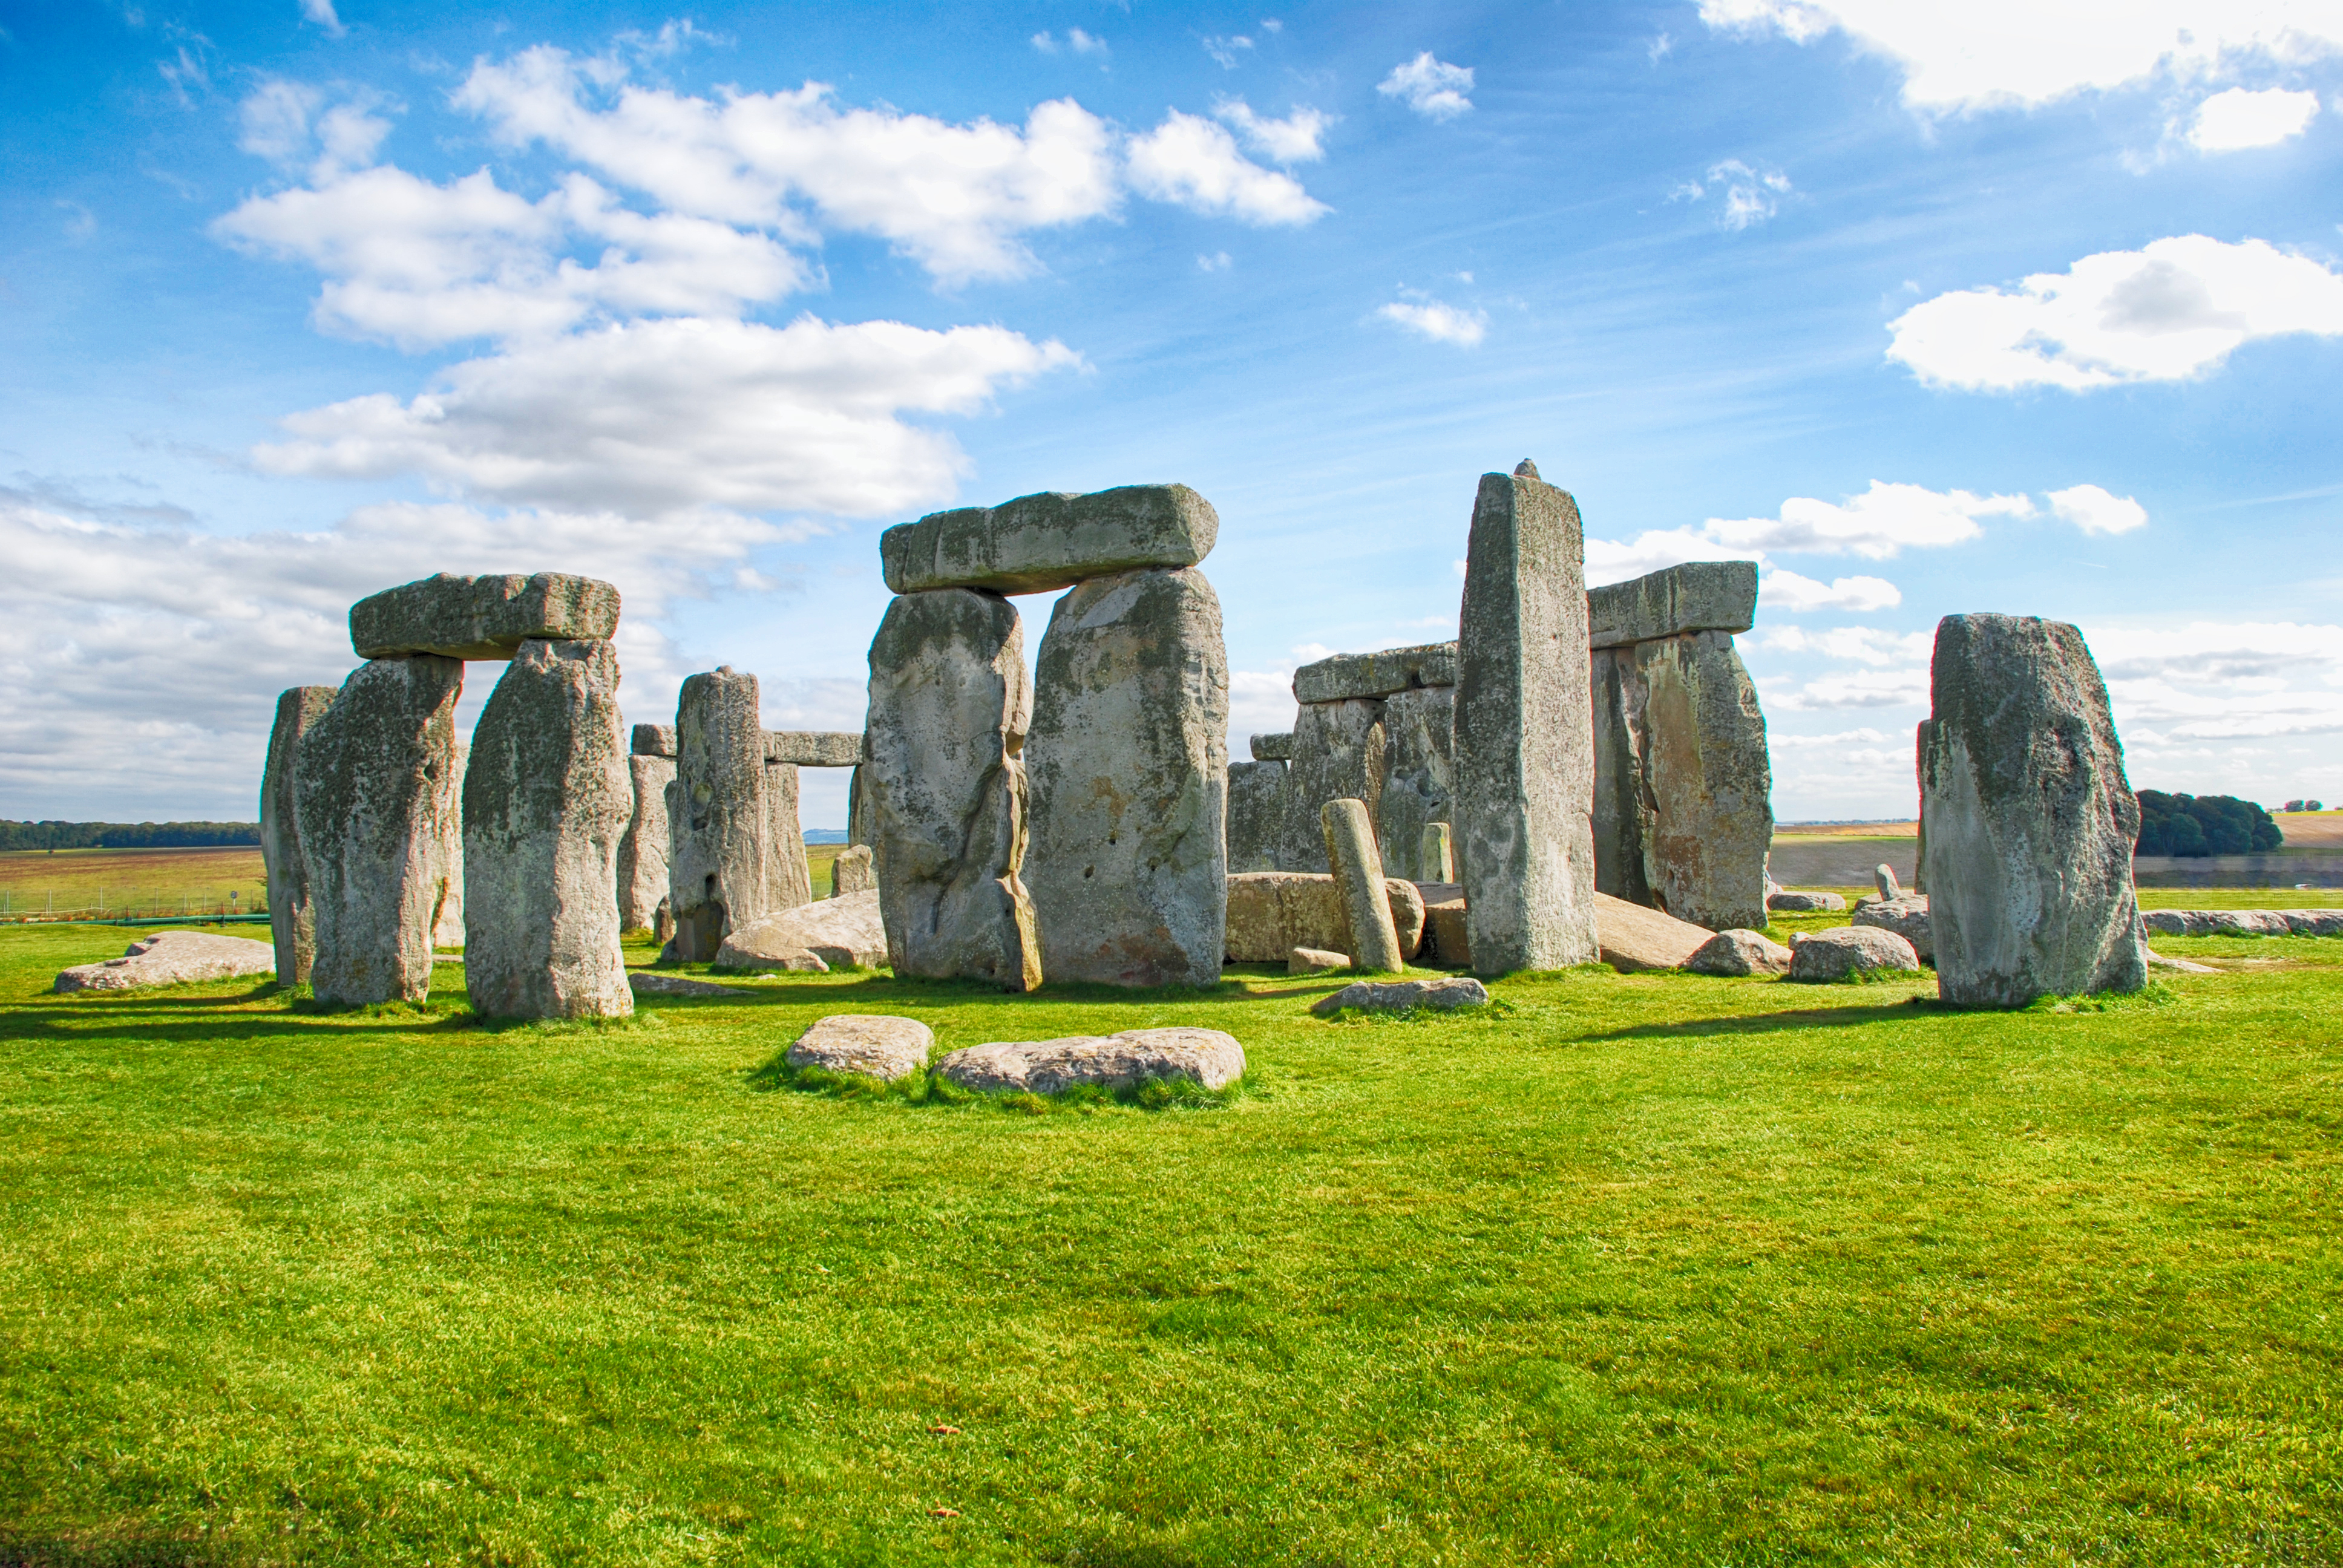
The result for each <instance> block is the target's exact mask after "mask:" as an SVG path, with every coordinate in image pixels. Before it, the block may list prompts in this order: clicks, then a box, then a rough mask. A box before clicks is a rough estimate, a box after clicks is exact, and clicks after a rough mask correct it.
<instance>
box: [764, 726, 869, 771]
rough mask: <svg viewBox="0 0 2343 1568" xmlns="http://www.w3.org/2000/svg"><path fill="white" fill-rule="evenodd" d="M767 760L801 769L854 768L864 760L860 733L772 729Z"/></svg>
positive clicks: (844, 730) (767, 735)
mask: <svg viewBox="0 0 2343 1568" xmlns="http://www.w3.org/2000/svg"><path fill="white" fill-rule="evenodd" d="M765 760H766V761H768V762H787V763H789V765H791V766H792V767H797V768H852V767H856V766H858V765H859V764H860V762H861V760H862V732H861V731H860V730H859V729H768V730H766V731H765Z"/></svg>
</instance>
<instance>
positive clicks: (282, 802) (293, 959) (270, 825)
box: [260, 686, 334, 985]
mask: <svg viewBox="0 0 2343 1568" xmlns="http://www.w3.org/2000/svg"><path fill="white" fill-rule="evenodd" d="M333 703H334V688H332V687H330V686H297V687H294V688H293V689H291V690H289V691H287V692H285V693H284V694H283V695H281V696H279V697H278V698H277V722H276V723H275V724H274V725H273V726H272V727H271V728H270V729H269V731H268V760H267V762H266V764H265V765H263V767H262V769H261V774H260V860H261V865H262V866H263V867H264V868H265V869H266V873H267V877H268V930H269V934H270V936H271V937H273V938H274V939H275V940H276V947H277V983H278V984H279V985H307V984H308V983H309V965H310V962H311V960H314V959H315V958H316V957H317V913H316V911H315V910H312V909H311V908H310V906H309V866H308V862H307V860H306V859H303V857H302V854H301V829H300V823H299V821H298V820H297V817H296V815H295V810H294V805H293V778H294V774H293V758H294V755H295V753H296V752H297V750H298V749H299V747H300V744H301V737H302V736H304V735H306V734H307V733H308V730H309V727H310V726H311V725H313V724H315V723H317V720H318V719H320V718H322V717H324V715H325V712H326V709H328V708H330V707H332V706H333Z"/></svg>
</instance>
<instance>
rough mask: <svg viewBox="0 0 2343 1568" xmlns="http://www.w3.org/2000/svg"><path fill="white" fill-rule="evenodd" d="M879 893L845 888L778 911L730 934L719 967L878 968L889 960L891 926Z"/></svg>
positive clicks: (753, 968) (722, 951)
mask: <svg viewBox="0 0 2343 1568" xmlns="http://www.w3.org/2000/svg"><path fill="white" fill-rule="evenodd" d="M879 897H880V896H879V894H878V893H877V892H875V891H873V892H867V893H845V894H841V895H840V896H839V897H837V898H834V899H823V900H819V901H817V902H814V903H809V904H801V905H799V907H798V908H796V909H793V910H775V911H774V912H773V913H771V914H769V915H767V916H765V917H764V918H763V919H761V920H756V921H753V922H751V923H750V924H749V925H746V926H743V927H742V928H741V929H740V930H737V931H734V932H733V933H732V934H731V935H730V936H729V937H727V938H725V939H724V945H723V947H721V948H720V949H719V950H717V954H716V967H717V968H718V969H724V970H770V969H779V970H786V969H792V968H794V969H801V970H810V969H813V968H814V967H815V966H813V965H811V964H807V963H804V962H802V961H800V960H804V959H806V958H815V959H819V960H821V962H820V968H821V969H823V970H846V969H864V970H870V969H877V968H878V967H880V965H881V964H883V963H885V962H886V961H887V926H886V922H885V921H884V920H881V919H880V913H879Z"/></svg>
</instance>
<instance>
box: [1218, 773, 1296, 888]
mask: <svg viewBox="0 0 2343 1568" xmlns="http://www.w3.org/2000/svg"><path fill="white" fill-rule="evenodd" d="M1284 837H1285V764H1284V763H1282V762H1232V763H1230V764H1229V869H1230V870H1231V871H1232V872H1235V871H1274V870H1275V869H1277V862H1278V860H1279V859H1280V856H1279V854H1278V849H1279V847H1280V845H1282V843H1283V842H1284Z"/></svg>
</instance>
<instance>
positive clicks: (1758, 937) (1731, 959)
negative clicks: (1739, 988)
mask: <svg viewBox="0 0 2343 1568" xmlns="http://www.w3.org/2000/svg"><path fill="white" fill-rule="evenodd" d="M1684 968H1685V969H1688V970H1691V971H1692V972H1693V973H1694V974H1696V975H1778V974H1787V973H1788V972H1789V969H1790V950H1789V949H1787V948H1785V947H1784V946H1783V945H1782V944H1781V943H1779V942H1777V941H1775V940H1772V939H1771V938H1769V937H1767V936H1766V935H1765V933H1764V932H1763V931H1741V930H1734V931H1719V932H1717V933H1716V934H1715V936H1713V937H1711V938H1709V939H1708V940H1706V941H1704V942H1703V943H1701V944H1700V946H1699V947H1698V948H1695V949H1694V950H1693V955H1692V957H1690V958H1688V959H1686V960H1684Z"/></svg>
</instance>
